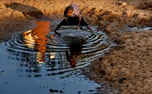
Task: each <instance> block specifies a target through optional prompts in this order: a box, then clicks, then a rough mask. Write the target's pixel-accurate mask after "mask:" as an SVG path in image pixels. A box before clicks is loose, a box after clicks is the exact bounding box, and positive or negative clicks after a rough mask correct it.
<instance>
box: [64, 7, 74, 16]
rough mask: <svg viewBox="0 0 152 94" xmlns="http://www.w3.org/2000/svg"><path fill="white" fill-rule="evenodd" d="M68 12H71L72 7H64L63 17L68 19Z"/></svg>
mask: <svg viewBox="0 0 152 94" xmlns="http://www.w3.org/2000/svg"><path fill="white" fill-rule="evenodd" d="M69 10H73V7H72V5H70V6H68V7H66V9H65V10H64V17H68V15H67V13H68V11H69Z"/></svg>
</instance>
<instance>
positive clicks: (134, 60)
mask: <svg viewBox="0 0 152 94" xmlns="http://www.w3.org/2000/svg"><path fill="white" fill-rule="evenodd" d="M151 36H152V31H144V32H124V33H122V34H120V36H119V39H118V40H121V42H119V44H118V47H116V48H114V49H113V50H111V52H110V53H108V54H106V55H105V56H104V57H101V58H100V59H98V60H96V61H95V62H94V63H92V64H91V65H90V70H89V74H87V75H88V76H89V77H90V78H91V79H94V80H96V81H97V82H99V83H100V82H107V83H110V84H111V86H112V87H114V88H117V89H119V91H120V94H151V93H152V89H151V88H152V85H151V83H152V69H151V68H152V65H151V62H152V58H151V57H152V37H151Z"/></svg>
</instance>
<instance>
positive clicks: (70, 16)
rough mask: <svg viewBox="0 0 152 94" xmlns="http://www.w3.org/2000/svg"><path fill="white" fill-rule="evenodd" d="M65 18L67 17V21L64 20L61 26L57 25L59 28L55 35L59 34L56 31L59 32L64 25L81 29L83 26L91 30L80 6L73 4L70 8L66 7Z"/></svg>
mask: <svg viewBox="0 0 152 94" xmlns="http://www.w3.org/2000/svg"><path fill="white" fill-rule="evenodd" d="M64 17H65V19H63V21H61V22H60V24H59V25H57V27H56V29H55V33H57V34H59V33H58V32H56V30H58V29H59V28H60V27H61V26H63V25H65V26H67V25H77V26H79V28H80V29H81V27H82V26H86V27H87V28H88V29H90V30H91V28H90V27H89V25H88V24H87V23H86V22H85V20H84V19H83V17H82V16H81V14H80V10H79V8H78V6H77V5H75V4H72V5H69V6H68V7H66V9H65V11H64Z"/></svg>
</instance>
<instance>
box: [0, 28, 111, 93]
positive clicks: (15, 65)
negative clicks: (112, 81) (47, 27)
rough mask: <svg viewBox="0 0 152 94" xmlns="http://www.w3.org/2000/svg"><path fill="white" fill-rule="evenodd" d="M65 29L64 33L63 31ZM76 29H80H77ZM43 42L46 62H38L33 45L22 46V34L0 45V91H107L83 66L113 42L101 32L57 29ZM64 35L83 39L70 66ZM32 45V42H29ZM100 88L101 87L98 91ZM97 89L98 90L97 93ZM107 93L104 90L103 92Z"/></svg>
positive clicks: (102, 53) (102, 52)
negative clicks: (78, 52) (91, 78)
mask: <svg viewBox="0 0 152 94" xmlns="http://www.w3.org/2000/svg"><path fill="white" fill-rule="evenodd" d="M63 31H64V32H63ZM78 31H79V32H78ZM58 32H60V33H61V34H62V36H60V37H59V36H55V38H54V39H53V40H49V42H48V44H47V45H46V48H47V50H46V52H45V62H44V63H40V64H39V63H38V62H37V54H38V51H36V50H35V49H34V48H32V47H31V48H29V47H27V45H25V42H24V41H23V38H22V35H21V34H20V33H16V34H14V35H13V37H12V39H11V40H9V41H8V42H3V43H1V44H0V60H1V61H0V94H107V92H110V90H106V89H104V88H105V86H104V84H97V83H95V82H94V81H90V80H89V79H88V78H87V77H86V76H85V75H83V72H82V71H81V69H82V68H84V67H87V66H88V65H89V64H90V63H91V62H92V61H93V60H95V59H97V58H98V57H101V56H102V55H104V53H106V52H107V51H109V49H110V48H111V47H112V46H113V44H112V43H111V42H110V41H109V40H108V38H107V36H106V35H105V34H104V33H103V32H89V31H85V32H84V31H81V30H73V29H63V30H59V31H58ZM65 36H78V37H82V38H84V39H85V40H86V42H85V43H84V44H83V46H82V51H81V54H82V56H81V57H80V58H79V59H77V60H76V67H71V66H70V63H69V61H68V60H67V58H68V57H67V53H68V54H70V53H71V52H70V50H69V47H68V46H67V40H64V37H65ZM32 45H35V44H32ZM100 87H102V88H103V89H100V91H99V90H98V88H100ZM99 92H100V93H99ZM105 92H106V93H105Z"/></svg>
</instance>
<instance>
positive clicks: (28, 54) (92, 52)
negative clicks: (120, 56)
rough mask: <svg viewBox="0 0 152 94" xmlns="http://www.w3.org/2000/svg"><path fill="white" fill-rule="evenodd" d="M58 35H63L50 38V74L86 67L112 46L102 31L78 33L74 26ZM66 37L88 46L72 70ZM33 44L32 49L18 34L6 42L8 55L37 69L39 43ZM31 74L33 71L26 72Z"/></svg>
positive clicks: (47, 57) (46, 57)
mask: <svg viewBox="0 0 152 94" xmlns="http://www.w3.org/2000/svg"><path fill="white" fill-rule="evenodd" d="M57 32H59V33H61V36H58V35H56V36H55V37H54V39H48V40H49V41H48V43H47V45H46V48H47V50H46V52H45V70H47V71H48V75H54V74H58V73H63V72H66V71H71V70H74V69H77V68H83V67H85V66H87V65H88V64H90V62H91V61H93V60H95V59H97V58H98V57H100V56H102V55H104V53H106V52H107V51H108V50H109V49H110V48H111V47H112V46H113V44H112V43H111V42H110V41H109V40H108V37H107V36H106V35H105V34H104V33H103V32H100V31H99V32H96V31H94V32H92V31H89V30H86V29H85V30H79V29H76V28H73V27H64V28H62V29H60V30H58V31H57ZM65 37H78V38H80V39H84V40H85V43H84V44H83V45H82V51H81V55H80V58H79V59H78V60H77V63H76V67H75V68H71V66H70V63H69V61H68V55H67V54H70V53H71V52H70V50H69V47H68V45H67V41H70V40H64V38H65ZM26 41H27V42H28V43H30V45H32V46H31V47H30V48H29V47H28V46H27V44H25V40H24V38H23V36H22V34H21V33H16V34H14V36H13V37H12V39H11V40H9V41H8V42H7V43H6V46H7V50H8V52H10V53H12V56H11V58H14V59H16V60H20V61H23V62H22V64H21V66H25V67H30V68H31V67H33V68H34V71H35V72H38V71H36V70H35V69H37V67H38V66H37V63H36V59H37V54H38V51H37V50H35V49H34V48H35V46H36V44H35V43H33V42H31V41H30V40H26ZM27 42H26V43H27ZM27 71H30V70H27Z"/></svg>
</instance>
